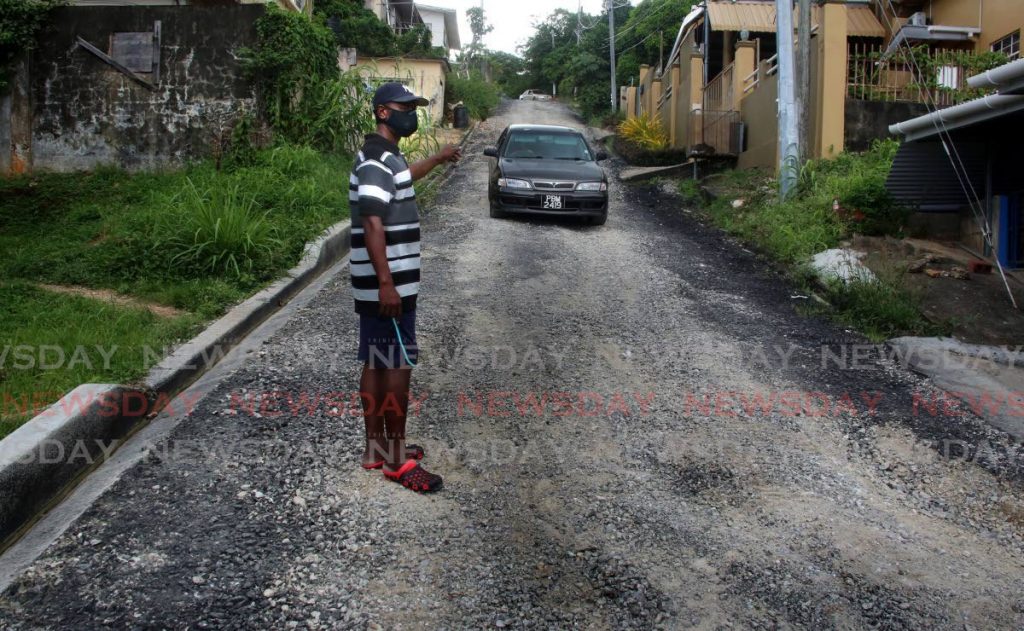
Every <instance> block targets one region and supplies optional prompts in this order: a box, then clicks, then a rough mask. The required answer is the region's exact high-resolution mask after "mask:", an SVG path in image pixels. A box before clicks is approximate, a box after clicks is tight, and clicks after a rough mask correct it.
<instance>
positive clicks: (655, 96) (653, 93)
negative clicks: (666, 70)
mask: <svg viewBox="0 0 1024 631" xmlns="http://www.w3.org/2000/svg"><path fill="white" fill-rule="evenodd" d="M648 92H650V96H649V97H648V98H649V99H650V102H651V107H650V109H649V110H648V113H649V114H650V115H651V118H657V117H658V116H660V115H661V112H659V111H658V101H660V100H661V78H660V77H659V78H657V79H655V80H653V81H651V89H650V90H648Z"/></svg>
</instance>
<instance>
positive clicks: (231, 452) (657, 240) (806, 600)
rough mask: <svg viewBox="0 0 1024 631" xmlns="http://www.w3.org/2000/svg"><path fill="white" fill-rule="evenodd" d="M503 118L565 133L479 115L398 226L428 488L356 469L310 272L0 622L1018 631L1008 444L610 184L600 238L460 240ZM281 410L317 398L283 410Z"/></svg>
mask: <svg viewBox="0 0 1024 631" xmlns="http://www.w3.org/2000/svg"><path fill="white" fill-rule="evenodd" d="M511 122H549V123H566V124H571V125H578V123H577V122H576V121H575V120H574V119H573V118H572V117H571V116H570V115H569V113H568V111H567V110H565V109H564V108H562V106H560V105H558V104H548V103H525V102H524V103H519V102H514V103H512V104H510V105H508V106H507V107H506V108H505V110H504V111H503V113H502V115H500V116H497V117H495V118H493V119H491V120H489V121H487V122H486V123H484V124H482V125H481V126H480V128H479V129H478V131H477V133H476V134H475V136H474V138H473V140H472V141H471V142H470V144H469V146H468V151H467V157H466V159H465V160H464V162H463V164H461V165H460V166H459V167H458V168H457V169H456V170H455V172H454V174H453V176H452V178H451V179H450V180H449V181H448V183H447V184H446V185H445V187H444V189H443V190H442V192H441V193H440V195H439V199H438V200H437V204H436V205H435V207H434V208H433V209H432V210H431V211H430V212H429V213H428V214H427V215H426V216H425V218H424V221H423V234H424V251H425V254H424V261H423V268H424V284H423V288H422V293H421V302H420V313H419V315H418V318H419V328H420V335H421V340H420V341H421V347H422V348H423V355H422V360H421V362H422V365H421V366H420V367H419V368H417V370H416V372H415V375H414V378H413V389H414V396H415V397H417V399H419V400H421V405H420V409H419V412H418V414H416V415H415V417H414V419H413V421H412V424H411V434H412V436H413V438H414V439H415V440H416V442H419V443H420V444H423V445H425V446H426V448H427V453H428V456H427V463H428V465H429V467H430V468H432V469H435V470H437V471H438V472H439V473H441V474H443V475H444V476H445V485H446V486H445V490H444V491H443V492H441V493H440V494H437V495H435V496H431V497H424V496H418V495H414V494H413V493H410V492H408V491H406V490H403V489H401V488H399V487H398V486H397V485H394V484H390V483H384V482H383V481H382V480H381V478H380V474H379V473H368V472H364V471H362V470H361V469H360V468H359V467H358V465H357V461H358V454H359V450H360V448H361V445H360V443H359V440H360V436H361V426H360V423H361V421H360V420H359V419H358V418H357V417H353V416H348V415H345V411H346V409H347V403H348V400H346V399H350V395H351V393H352V391H353V390H354V388H355V384H356V374H357V371H358V366H357V365H356V363H355V361H354V360H353V359H352V358H353V357H354V354H355V325H356V318H355V314H354V313H353V312H352V308H351V299H350V297H349V292H348V277H347V273H342V274H340V275H339V276H338V278H336V279H335V280H334V281H333V282H331V283H330V285H329V286H328V288H327V289H326V290H325V291H323V292H321V293H320V294H319V295H317V296H316V298H315V299H314V300H313V301H312V302H311V303H310V305H309V306H308V307H307V308H305V309H303V310H302V311H301V312H300V313H298V314H297V315H296V316H295V317H294V318H293V319H292V320H291V321H290V322H288V324H287V325H286V326H285V327H284V328H282V329H281V330H280V331H279V332H278V333H277V334H276V335H275V336H274V337H273V338H272V339H270V340H269V341H268V342H267V343H266V344H265V346H264V347H263V350H262V351H260V352H258V353H253V356H252V359H251V361H249V362H248V363H247V364H246V365H245V366H244V367H243V368H241V369H240V370H238V371H237V372H236V373H235V374H233V375H232V376H231V377H230V378H228V379H227V380H226V381H225V382H224V383H223V384H222V385H221V387H219V388H218V389H217V390H216V391H215V392H214V393H213V394H211V395H210V396H208V397H207V398H206V399H204V400H203V401H201V402H200V403H199V405H198V407H197V408H196V409H195V410H194V412H193V413H192V414H191V415H190V417H189V419H188V420H186V421H185V422H184V423H183V424H182V425H181V426H179V428H178V429H177V431H176V433H175V434H174V440H173V441H172V442H171V443H169V444H162V445H154V446H153V453H152V455H151V456H150V457H148V458H147V459H146V460H145V461H144V462H143V463H142V464H140V465H139V466H136V467H135V468H133V469H132V470H130V471H129V472H128V473H127V475H125V476H124V478H123V479H121V480H120V482H118V483H117V484H116V485H115V486H114V487H113V488H112V489H111V490H110V491H109V492H107V493H106V494H104V495H103V496H102V497H101V498H100V499H99V500H98V501H97V502H96V503H95V504H94V505H93V506H92V508H90V509H89V510H88V511H87V512H86V513H85V514H84V516H83V517H82V518H81V519H79V520H78V521H77V522H76V523H75V524H74V525H73V526H72V527H71V528H69V529H68V531H67V532H66V533H65V534H64V535H63V536H62V537H61V538H60V539H59V540H58V541H57V542H56V543H55V544H54V545H53V546H52V547H51V548H50V549H49V550H47V551H46V553H45V554H44V555H43V556H42V557H41V558H39V559H38V560H37V561H36V562H35V563H34V564H33V565H32V566H31V567H30V568H29V570H28V571H26V572H25V573H24V574H23V575H22V576H21V577H20V578H19V579H18V581H17V582H16V583H15V584H14V585H13V586H12V587H11V588H10V589H9V590H8V591H7V592H6V593H5V594H4V595H3V598H2V601H0V616H2V620H0V626H2V627H4V628H36V627H39V628H99V627H116V628H133V629H134V628H139V629H142V628H273V629H282V628H289V627H298V628H352V629H379V628H383V629H470V628H473V629H475V628H490V627H498V628H502V627H504V628H538V629H539V628H545V629H568V628H580V629H648V628H672V629H684V628H703V629H719V628H754V627H757V628H813V629H820V628H844V629H848V628H861V627H869V628H886V629H889V628H895V629H921V628H947V629H983V628H1002V629H1007V628H1021V627H1022V625H1024V595H1022V591H1021V579H1022V578H1024V571H1022V567H1024V566H1022V562H1024V554H1022V539H1021V534H1022V531H1024V502H1022V493H1021V488H1022V487H1021V475H1020V470H1021V458H1020V452H1019V451H1015V448H1016V447H1015V446H1014V445H1012V444H1010V443H1008V442H1007V440H1006V438H1005V437H1003V436H1000V435H998V434H996V433H994V432H992V431H991V430H988V429H987V428H985V427H984V426H982V425H980V424H979V423H978V422H977V421H976V420H974V417H972V416H970V415H963V416H961V415H959V412H958V410H956V409H949V410H946V411H945V412H943V410H942V408H941V406H939V413H938V414H933V413H931V412H929V411H927V409H926V410H925V411H924V412H922V410H921V409H920V408H921V407H922V406H919V409H918V410H917V412H916V413H915V412H914V409H913V406H912V401H913V398H914V396H918V397H919V403H920V401H921V400H922V399H921V398H920V397H925V398H924V399H923V400H925V401H926V402H927V401H930V400H931V399H930V398H928V397H931V396H933V395H934V392H933V391H932V390H931V389H930V388H929V387H928V385H927V384H926V383H924V382H922V381H921V380H920V379H919V378H918V377H916V376H914V375H913V374H911V373H910V372H908V371H907V370H905V369H904V368H902V367H900V366H899V365H898V364H897V363H895V362H893V361H891V360H889V359H886V358H884V357H880V355H879V354H878V353H872V352H864V353H863V354H864V357H862V358H861V359H859V360H857V361H853V360H852V359H850V360H848V361H847V362H845V363H843V362H839V361H836V360H834V359H827V360H826V361H824V362H823V360H822V357H823V355H824V356H825V357H826V358H832V357H835V356H837V355H841V354H842V352H843V351H844V350H851V349H853V350H858V352H861V351H864V349H863V348H862V347H861V346H859V345H858V344H859V342H861V340H859V338H857V337H856V336H854V335H852V334H850V333H848V332H845V331H843V330H841V329H839V328H836V327H835V326H833V325H830V324H828V323H825V322H823V321H820V320H817V319H813V318H808V317H804V316H802V315H799V313H798V312H797V310H796V309H795V308H794V306H795V305H798V304H800V303H801V302H802V301H803V299H802V298H800V297H793V292H792V289H791V288H790V287H789V286H788V285H787V284H786V282H785V281H784V280H783V279H781V278H780V277H778V276H776V275H774V274H773V273H771V272H769V271H766V268H765V265H764V264H763V263H761V262H759V261H758V259H757V258H756V257H755V256H754V255H753V254H751V253H749V252H747V251H745V250H743V249H742V248H741V247H739V246H738V245H736V244H733V243H731V242H729V241H728V240H727V239H725V238H723V236H722V235H721V234H720V233H718V232H717V231H715V230H711V229H708V228H706V227H703V226H702V225H701V224H699V223H698V222H696V221H695V220H694V219H692V218H691V216H690V214H689V213H688V212H686V210H685V209H683V208H681V206H680V204H679V202H678V201H676V200H675V199H673V198H672V197H671V196H668V195H666V194H665V193H663V192H661V191H660V190H659V189H658V187H656V186H653V185H652V186H646V187H640V188H633V189H630V188H626V187H624V186H620V185H616V186H615V187H614V191H613V201H612V205H611V212H610V217H609V221H608V224H607V225H606V226H603V227H583V226H577V225H573V224H571V223H559V222H539V221H523V220H492V219H489V218H488V217H487V210H486V205H485V204H486V183H485V182H486V166H487V165H486V159H485V158H484V157H483V156H482V155H480V152H481V151H482V149H483V147H484V146H485V145H486V144H487V143H489V142H493V141H494V139H495V138H496V137H497V134H498V132H499V131H500V129H501V128H502V127H503V126H504V125H505V124H508V123H511ZM609 166H610V168H612V169H616V168H617V165H616V164H615V163H614V161H613V162H612V163H610V165H609ZM823 349H824V350H825V351H827V352H824V353H823ZM840 364H842V365H840ZM260 393H264V394H266V393H277V394H276V395H273V396H266V397H265V398H264V402H266V401H269V404H267V405H265V406H264V407H263V408H262V409H261V408H260V406H259V403H257V404H256V408H255V409H253V410H250V409H248V408H246V406H245V405H244V402H247V401H248V402H251V401H253V398H254V397H256V396H257V395H259V394H260ZM301 393H306V394H307V399H309V400H313V401H316V399H317V397H318V396H319V395H324V394H330V393H337V394H333V395H330V396H331V398H330V399H329V400H328V401H326V402H324V401H319V402H315V403H313V404H311V405H309V406H308V407H303V408H302V409H298V410H295V412H294V413H292V412H291V411H289V404H288V400H289V399H288V397H289V396H290V397H291V398H292V401H293V402H297V400H298V399H299V397H300V395H301ZM758 394H760V396H761V400H762V402H764V405H763V406H758V405H755V404H754V403H753V402H754V398H755V397H756V396H757V395H758ZM844 395H848V396H844ZM531 396H532V397H533V400H532V401H534V402H535V403H536V406H537V407H534V406H533V404H532V403H531V398H530V397H531ZM233 397H234V398H233ZM924 407H925V408H926V406H924ZM744 408H747V409H744ZM281 409H283V410H284V413H283V414H280V413H278V412H276V411H277V410H281ZM954 414H955V416H954ZM961 448H966V452H965V453H966V457H964V454H963V453H962V452H961V451H960V449H961ZM947 456H952V457H947Z"/></svg>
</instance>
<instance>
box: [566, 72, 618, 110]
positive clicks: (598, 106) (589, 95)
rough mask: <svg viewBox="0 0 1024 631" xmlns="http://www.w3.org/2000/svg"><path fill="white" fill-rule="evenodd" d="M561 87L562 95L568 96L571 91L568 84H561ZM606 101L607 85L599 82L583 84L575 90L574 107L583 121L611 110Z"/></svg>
mask: <svg viewBox="0 0 1024 631" xmlns="http://www.w3.org/2000/svg"><path fill="white" fill-rule="evenodd" d="M562 86H563V87H561V88H560V89H561V90H562V93H563V94H568V93H569V90H570V89H571V88H570V86H569V85H568V82H563V84H562ZM608 99H609V90H608V84H607V83H603V82H600V81H596V82H594V83H587V84H584V85H582V86H579V88H578V89H577V90H576V107H577V108H579V111H580V114H581V115H582V116H583V118H585V119H590V118H594V117H595V116H604V115H605V114H607V113H608V112H609V110H611V103H610V102H609V100H608Z"/></svg>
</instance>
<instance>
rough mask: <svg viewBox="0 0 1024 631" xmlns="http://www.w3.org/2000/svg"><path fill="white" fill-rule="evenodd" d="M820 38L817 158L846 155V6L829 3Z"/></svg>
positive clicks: (825, 10)
mask: <svg viewBox="0 0 1024 631" xmlns="http://www.w3.org/2000/svg"><path fill="white" fill-rule="evenodd" d="M821 15H822V19H821V26H820V29H819V31H818V39H819V41H820V43H819V46H821V51H820V53H821V54H820V56H819V58H820V60H821V61H820V72H819V73H818V85H817V86H816V87H817V89H818V99H817V101H818V111H817V112H816V119H817V124H818V125H817V126H818V129H819V141H818V146H817V147H816V150H815V154H816V156H815V157H819V158H831V157H835V156H837V155H839V154H840V153H842V152H843V144H844V142H845V134H846V71H847V54H848V50H847V43H846V5H845V4H843V3H841V2H840V1H838V0H827V1H826V3H825V5H824V6H823V7H822V12H821Z"/></svg>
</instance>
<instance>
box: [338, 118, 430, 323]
mask: <svg viewBox="0 0 1024 631" xmlns="http://www.w3.org/2000/svg"><path fill="white" fill-rule="evenodd" d="M348 201H349V209H350V212H351V215H352V256H351V259H350V265H349V267H350V268H351V269H352V295H353V297H354V298H355V303H356V305H355V306H356V312H357V313H362V314H368V315H377V314H378V312H379V309H380V302H379V297H378V290H379V289H380V283H379V282H378V280H377V274H376V273H375V272H374V271H373V265H371V264H370V256H369V254H368V253H367V251H366V241H365V235H364V231H363V217H365V216H367V215H377V216H378V217H380V218H381V223H383V224H384V232H385V244H386V245H387V256H388V266H389V267H390V268H391V278H392V279H393V280H394V283H395V289H396V290H397V291H398V295H399V296H401V297H402V311H403V312H406V311H412V310H413V309H415V308H416V294H417V293H419V288H420V214H419V209H418V208H417V206H416V192H415V191H414V190H413V186H412V173H411V172H410V171H409V164H408V163H407V162H406V161H405V158H404V157H403V156H402V154H401V152H400V150H399V148H398V146H397V145H395V144H394V143H392V142H389V141H388V140H387V139H386V138H384V137H383V136H381V135H380V134H368V135H367V136H366V143H365V144H364V145H363V148H362V149H361V150H360V151H359V154H358V155H357V156H356V163H355V166H353V167H352V174H351V175H350V176H349V183H348Z"/></svg>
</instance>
